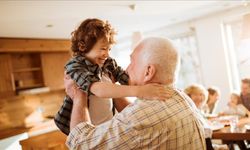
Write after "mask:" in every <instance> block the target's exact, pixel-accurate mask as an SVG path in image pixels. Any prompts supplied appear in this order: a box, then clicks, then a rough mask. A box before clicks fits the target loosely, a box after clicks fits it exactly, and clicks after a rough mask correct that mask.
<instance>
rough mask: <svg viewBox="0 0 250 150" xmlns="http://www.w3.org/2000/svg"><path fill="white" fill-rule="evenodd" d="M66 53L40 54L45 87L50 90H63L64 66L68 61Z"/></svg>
mask: <svg viewBox="0 0 250 150" xmlns="http://www.w3.org/2000/svg"><path fill="white" fill-rule="evenodd" d="M69 58H70V54H69V53H68V52H53V53H42V54H41V59H42V68H43V77H44V84H45V86H47V87H49V88H50V89H51V90H57V89H63V88H64V86H63V76H64V66H65V64H66V62H67V61H68V60H69Z"/></svg>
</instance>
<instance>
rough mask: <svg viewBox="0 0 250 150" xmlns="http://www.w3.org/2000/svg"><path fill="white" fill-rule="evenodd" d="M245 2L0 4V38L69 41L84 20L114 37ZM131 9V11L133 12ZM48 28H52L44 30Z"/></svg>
mask: <svg viewBox="0 0 250 150" xmlns="http://www.w3.org/2000/svg"><path fill="white" fill-rule="evenodd" d="M244 3H246V1H222V0H218V1H212V0H195V1H48V0H46V1H45V0H44V1H35V0H34V1H31V0H30V1H3V0H2V1H0V18H1V19H0V29H1V30H0V37H29V38H70V33H71V32H72V31H73V30H74V29H75V28H76V27H77V25H78V24H79V23H80V22H81V21H82V20H84V19H86V18H93V17H97V18H100V19H106V20H108V21H109V22H110V23H111V24H112V25H113V26H114V27H115V28H116V29H117V30H118V35H117V36H118V38H119V37H123V36H128V35H131V33H132V32H134V31H141V32H144V31H148V30H153V29H155V28H159V27H162V26H166V25H169V24H173V23H177V22H182V21H186V20H190V19H193V18H197V17H202V16H204V15H208V14H211V13H215V12H218V11H223V10H226V9H230V8H233V7H237V6H240V5H243V4H244ZM133 6H135V7H134V9H133ZM48 25H52V27H46V26H48Z"/></svg>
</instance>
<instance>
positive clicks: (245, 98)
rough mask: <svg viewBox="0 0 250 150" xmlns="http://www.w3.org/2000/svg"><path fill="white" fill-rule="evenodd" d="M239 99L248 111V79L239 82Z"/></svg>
mask: <svg viewBox="0 0 250 150" xmlns="http://www.w3.org/2000/svg"><path fill="white" fill-rule="evenodd" d="M240 98H241V101H242V104H243V105H244V106H245V107H246V108H247V109H248V111H250V78H245V79H242V80H241V94H240Z"/></svg>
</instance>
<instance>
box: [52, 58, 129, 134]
mask: <svg viewBox="0 0 250 150" xmlns="http://www.w3.org/2000/svg"><path fill="white" fill-rule="evenodd" d="M65 69H66V74H68V75H69V76H70V77H71V79H73V80H74V81H75V82H76V84H77V85H78V87H79V88H80V89H81V90H82V91H84V92H86V93H88V96H90V95H91V94H93V93H91V92H90V86H91V84H92V83H94V82H98V81H100V75H101V73H106V74H108V75H109V76H110V77H113V79H114V80H115V82H119V83H121V84H127V83H128V75H127V74H126V73H125V71H124V70H123V69H122V68H121V67H120V66H117V63H116V61H115V60H114V59H112V58H110V57H109V58H108V59H107V60H106V61H105V63H104V65H103V67H102V68H100V67H99V66H98V65H97V64H93V63H91V62H90V61H88V60H87V59H86V58H85V57H84V56H75V57H73V58H72V59H71V60H70V61H69V62H68V63H67V64H66V66H65ZM72 106H73V101H72V100H71V99H70V97H68V96H66V97H65V98H64V101H63V105H62V106H61V108H60V110H59V111H58V113H57V114H56V115H55V118H54V121H55V124H56V125H57V127H58V128H59V129H60V130H61V131H62V132H63V133H65V134H67V135H68V134H69V132H70V117H71V111H72Z"/></svg>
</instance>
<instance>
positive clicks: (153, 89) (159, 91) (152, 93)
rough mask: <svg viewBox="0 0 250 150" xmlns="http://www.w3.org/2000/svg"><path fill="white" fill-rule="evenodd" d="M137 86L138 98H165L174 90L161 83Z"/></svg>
mask: <svg viewBox="0 0 250 150" xmlns="http://www.w3.org/2000/svg"><path fill="white" fill-rule="evenodd" d="M138 88H139V91H138V92H139V95H140V96H139V98H142V99H150V100H166V99H168V98H170V97H171V96H172V95H173V93H174V91H173V90H170V89H167V88H166V87H165V86H164V85H161V84H156V83H153V84H147V85H143V86H140V87H138Z"/></svg>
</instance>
